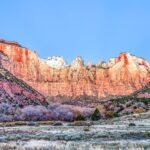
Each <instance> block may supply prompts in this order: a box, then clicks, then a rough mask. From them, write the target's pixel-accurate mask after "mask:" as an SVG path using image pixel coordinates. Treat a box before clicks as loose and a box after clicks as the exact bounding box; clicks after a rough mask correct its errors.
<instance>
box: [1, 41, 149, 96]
mask: <svg viewBox="0 0 150 150" xmlns="http://www.w3.org/2000/svg"><path fill="white" fill-rule="evenodd" d="M0 52H1V55H0V59H1V64H2V65H3V67H4V68H7V69H8V70H9V71H10V72H11V73H12V74H13V75H15V76H16V77H18V78H20V79H22V80H24V81H25V82H27V83H28V84H29V85H30V86H32V87H33V88H35V89H36V90H37V91H39V92H41V93H42V94H44V95H45V96H66V97H72V98H76V97H80V96H83V95H87V96H93V97H97V98H108V97H109V96H116V95H127V94H130V93H133V92H134V91H136V90H138V89H140V88H142V87H143V86H145V85H146V84H147V83H148V82H149V81H150V64H149V63H148V62H147V61H146V60H144V59H142V58H138V57H136V56H134V55H131V54H129V53H121V54H120V55H119V57H118V58H113V59H110V61H108V62H102V63H98V64H97V65H92V66H90V67H89V66H86V65H84V61H83V60H82V58H81V57H77V58H76V59H75V60H74V61H73V63H72V65H70V66H69V65H67V64H66V62H65V61H64V60H63V58H61V57H51V58H48V60H43V59H41V58H39V56H38V55H37V53H36V52H33V51H31V50H29V49H27V48H23V47H20V46H19V45H14V44H10V43H9V42H0Z"/></svg>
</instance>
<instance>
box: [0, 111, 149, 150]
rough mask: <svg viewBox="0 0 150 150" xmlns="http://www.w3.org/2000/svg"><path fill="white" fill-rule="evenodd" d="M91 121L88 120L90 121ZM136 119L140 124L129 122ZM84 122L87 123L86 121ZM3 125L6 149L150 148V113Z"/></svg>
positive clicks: (0, 143) (0, 136)
mask: <svg viewBox="0 0 150 150" xmlns="http://www.w3.org/2000/svg"><path fill="white" fill-rule="evenodd" d="M86 123H87V122H86ZM130 123H134V124H135V125H136V126H129V124H130ZM82 124H84V123H82ZM90 124H91V123H89V125H88V126H86V125H83V126H77V124H76V125H75V123H64V125H63V126H52V125H45V126H44V125H39V126H16V127H0V149H2V150H7V149H8V150H12V149H13V150H15V149H17V150H149V149H150V113H144V114H140V115H131V116H128V117H126V116H125V117H122V118H117V119H114V120H111V121H110V120H108V121H100V122H95V123H94V125H90Z"/></svg>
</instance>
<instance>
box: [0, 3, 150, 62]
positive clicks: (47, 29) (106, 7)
mask: <svg viewBox="0 0 150 150" xmlns="http://www.w3.org/2000/svg"><path fill="white" fill-rule="evenodd" d="M0 18H1V21H0V38H3V39H8V40H13V41H18V42H20V43H21V44H22V45H23V46H25V47H28V48H30V49H33V50H36V51H38V53H39V55H40V56H41V57H43V58H46V57H48V56H52V55H58V56H64V58H65V59H66V60H67V61H68V62H69V63H70V62H71V61H72V60H73V59H74V58H75V57H76V56H78V55H80V56H82V57H83V58H84V59H85V61H90V62H94V63H96V62H97V61H99V60H108V59H109V58H111V57H116V56H118V54H119V53H120V52H124V51H127V52H130V53H132V54H135V55H137V56H141V57H144V58H145V59H147V60H148V61H149V62H150V0H0Z"/></svg>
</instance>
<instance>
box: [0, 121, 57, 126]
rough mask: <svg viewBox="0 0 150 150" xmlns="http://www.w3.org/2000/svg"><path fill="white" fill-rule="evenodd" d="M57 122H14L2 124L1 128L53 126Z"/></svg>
mask: <svg viewBox="0 0 150 150" xmlns="http://www.w3.org/2000/svg"><path fill="white" fill-rule="evenodd" d="M56 122H57V121H37V122H31V121H14V122H0V127H12V126H28V125H33V126H34V125H53V124H55V123H56Z"/></svg>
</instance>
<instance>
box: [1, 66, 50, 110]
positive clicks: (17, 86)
mask: <svg viewBox="0 0 150 150" xmlns="http://www.w3.org/2000/svg"><path fill="white" fill-rule="evenodd" d="M0 103H7V104H14V105H15V107H23V106H27V105H48V103H47V102H46V99H45V97H44V96H43V95H41V94H40V93H38V92H37V91H36V90H34V89H33V88H32V87H30V86H29V85H27V84H26V83H25V82H23V81H22V80H19V79H17V78H16V77H15V76H13V75H12V74H11V73H10V72H8V71H7V70H6V69H4V68H2V67H0Z"/></svg>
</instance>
